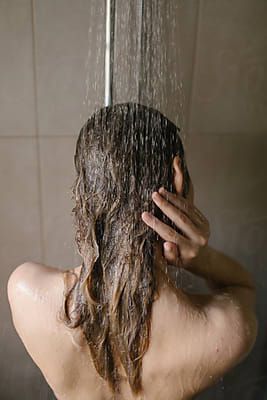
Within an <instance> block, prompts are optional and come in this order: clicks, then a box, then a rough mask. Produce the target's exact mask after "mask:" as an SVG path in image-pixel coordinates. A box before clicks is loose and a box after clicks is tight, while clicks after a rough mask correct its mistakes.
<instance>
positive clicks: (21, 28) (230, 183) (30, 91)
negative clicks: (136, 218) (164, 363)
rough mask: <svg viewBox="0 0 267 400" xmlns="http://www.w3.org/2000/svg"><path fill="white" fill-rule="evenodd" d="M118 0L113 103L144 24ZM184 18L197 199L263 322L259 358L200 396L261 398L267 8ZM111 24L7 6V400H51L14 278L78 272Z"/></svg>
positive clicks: (240, 0) (94, 6)
mask: <svg viewBox="0 0 267 400" xmlns="http://www.w3.org/2000/svg"><path fill="white" fill-rule="evenodd" d="M168 1H171V0H168ZM119 3H121V4H120V8H118V10H120V12H119V13H117V25H116V29H117V33H118V35H117V39H118V40H117V45H116V51H115V54H116V55H117V58H116V59H115V63H116V68H115V76H117V77H118V76H120V77H121V78H120V79H117V82H118V85H117V87H116V90H115V100H116V101H128V100H136V98H135V95H136V92H135V91H134V90H135V89H134V88H133V86H131V85H132V82H131V80H130V78H131V77H132V75H131V74H132V72H131V68H133V65H134V64H132V62H131V56H132V55H131V54H127V53H126V50H127V48H128V47H127V46H126V45H125V43H127V40H128V43H131V41H130V40H131V37H130V36H129V37H128V39H127V36H126V35H127V27H131V23H132V24H133V20H132V19H131V18H128V17H127V14H124V13H123V6H125V2H122V1H119V0H118V4H119ZM165 3H166V2H165ZM162 4H164V2H163V0H162ZM133 11H134V10H132V12H133ZM176 11H177V16H176V17H177V21H178V22H179V23H177V36H179V37H177V43H180V48H179V50H180V55H181V59H180V67H181V71H180V73H181V77H182V83H183V96H184V97H183V104H182V106H183V111H184V124H183V135H184V136H185V147H186V152H187V159H188V164H189V168H190V172H191V175H192V179H193V182H194V185H195V198H196V205H197V206H198V207H199V208H200V209H201V210H202V211H203V213H204V214H205V215H206V216H207V217H208V218H209V220H210V223H211V229H212V236H211V245H214V246H215V247H217V248H218V249H221V250H223V251H225V252H226V253H227V254H229V255H232V256H233V257H235V258H237V259H238V260H239V261H241V262H242V263H243V264H244V265H245V266H246V268H247V269H248V270H250V271H251V272H252V273H253V275H254V277H255V280H256V283H257V288H258V304H257V312H258V316H259V319H260V331H259V336H258V339H257V342H256V346H255V348H254V350H253V352H252V353H251V354H250V355H249V357H248V358H247V359H246V360H245V361H244V362H243V363H242V365H240V366H237V367H236V368H235V369H234V370H233V371H231V373H229V374H228V375H227V376H225V377H224V380H223V381H222V382H220V383H219V384H218V385H217V386H216V387H214V388H212V389H210V390H208V391H206V392H205V393H203V394H201V395H199V396H198V397H197V398H198V399H205V400H208V399H213V400H214V399H216V400H217V399H227V400H231V399H236V398H240V399H242V400H262V399H264V396H266V393H267V349H266V321H267V312H266V307H265V306H266V297H265V291H266V287H267V284H266V281H265V279H266V278H267V272H266V265H267V262H266V261H267V256H266V253H265V247H266V244H267V241H266V233H267V229H266V228H267V220H266V203H267V202H266V200H267V190H266V184H267V174H266V169H267V157H266V154H267V153H266V150H267V136H266V129H267V76H266V72H265V70H266V67H267V65H266V64H267V56H266V54H267V51H266V50H267V24H266V22H265V21H266V20H267V3H266V1H265V0H257V1H256V2H255V1H254V0H234V1H229V0H202V1H201V0H200V1H198V0H179V4H178V7H177V8H176ZM104 18H105V5H104V1H97V0H94V1H93V0H76V1H71V0H56V1H52V0H45V1H44V0H32V1H30V0H12V1H8V0H0V50H1V56H0V179H1V180H0V181H1V188H2V193H1V200H0V216H1V230H0V246H1V247H0V262H1V272H0V277H1V280H0V289H1V296H0V299H1V301H0V310H1V321H2V322H1V328H0V340H1V346H0V360H1V361H0V373H1V379H0V399H1V400H2V399H3V400H11V399H12V400H13V399H22V400H24V399H27V400H31V399H34V400H36V399H53V398H54V397H53V395H52V393H51V391H50V390H49V388H48V386H47V385H46V383H45V381H44V379H43V377H42V375H41V373H40V372H39V370H38V368H37V367H36V366H35V365H34V363H33V362H32V361H31V359H30V357H29V356H28V354H27V353H26V350H25V349H24V347H23V346H22V344H21V342H20V340H19V339H18V337H17V335H16V333H15V331H14V329H13V326H12V323H11V320H10V313H9V309H8V306H7V298H6V282H7V279H8V276H9V274H10V273H11V271H12V270H13V269H14V268H15V267H16V266H17V265H18V264H20V263H22V262H24V261H27V260H33V261H37V262H44V263H46V264H48V265H56V266H60V267H62V268H67V267H70V266H73V265H79V264H80V259H79V257H78V256H77V253H76V251H75V248H74V243H73V242H74V241H73V229H72V219H71V215H70V213H71V208H72V201H71V198H70V186H71V184H72V182H73V179H74V166H73V155H74V147H75V142H76V139H77V135H78V132H79V129H80V127H81V125H82V123H83V122H84V120H85V119H86V118H87V117H88V116H89V115H90V114H91V113H92V112H93V111H94V110H95V109H96V108H98V107H99V106H102V105H103V99H104V46H105V43H104V35H103V32H104V30H105V19H104ZM127 18H128V20H127ZM127 21H128V22H127ZM123 30H124V31H123ZM132 32H133V33H134V29H133V28H132ZM120 38H122V39H123V40H120ZM127 57H129V60H128V59H126V58H127ZM121 63H122V64H121ZM123 63H124V64H123ZM121 65H124V66H125V67H129V66H130V69H129V70H127V69H126V68H122V67H121ZM121 68H122V69H121ZM123 71H124V72H125V74H126V75H125V76H127V77H129V79H128V81H127V79H126V80H125V81H124V80H123V79H124V78H123V77H124V75H123ZM172 73H174V71H170V76H172ZM116 74H117V75H116ZM119 74H120V75H119ZM119 82H120V85H119ZM144 84H145V83H144ZM168 84H169V85H171V80H169V83H168ZM127 85H128V86H127ZM170 87H171V86H170ZM141 89H142V88H141ZM144 93H145V92H144ZM144 98H146V97H145V96H144ZM179 102H180V100H179V101H178V100H177V99H176V98H171V97H168V98H167V100H166V102H164V105H163V107H162V108H163V109H162V111H164V112H165V113H166V114H167V115H168V116H169V117H170V118H171V119H174V120H175V118H176V115H175V110H176V109H178V103H179ZM164 107H165V108H164ZM15 383H16V385H15Z"/></svg>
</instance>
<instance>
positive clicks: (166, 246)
mask: <svg viewBox="0 0 267 400" xmlns="http://www.w3.org/2000/svg"><path fill="white" fill-rule="evenodd" d="M164 248H165V250H167V251H170V250H171V245H170V243H167V242H165V243H164Z"/></svg>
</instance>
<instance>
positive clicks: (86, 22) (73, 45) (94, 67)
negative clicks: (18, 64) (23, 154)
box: [34, 0, 105, 136]
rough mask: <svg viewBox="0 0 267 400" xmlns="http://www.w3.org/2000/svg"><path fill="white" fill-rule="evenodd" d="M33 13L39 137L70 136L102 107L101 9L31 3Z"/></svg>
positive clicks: (82, 2)
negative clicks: (91, 114)
mask: <svg viewBox="0 0 267 400" xmlns="http://www.w3.org/2000/svg"><path fill="white" fill-rule="evenodd" d="M34 10H35V32H36V62H37V82H38V85H37V89H38V115H39V128H40V134H41V135H42V134H44V135H52V136H53V135H55V134H64V135H74V134H77V133H78V131H79V129H80V126H81V121H83V120H84V119H86V118H87V117H88V115H89V114H90V113H91V112H93V111H94V110H95V109H96V108H98V106H99V105H100V104H101V105H102V104H103V103H104V86H103V85H104V79H103V76H104V58H103V57H104V47H103V43H104V42H103V40H104V31H105V29H104V26H105V25H104V11H103V10H104V9H103V4H102V2H98V1H96V0H94V1H89V0H78V1H70V0H68V1H65V0H58V1H56V2H55V1H52V0H47V1H42V0H36V1H35V8H34ZM86 64H88V65H86ZM83 103H85V104H83Z"/></svg>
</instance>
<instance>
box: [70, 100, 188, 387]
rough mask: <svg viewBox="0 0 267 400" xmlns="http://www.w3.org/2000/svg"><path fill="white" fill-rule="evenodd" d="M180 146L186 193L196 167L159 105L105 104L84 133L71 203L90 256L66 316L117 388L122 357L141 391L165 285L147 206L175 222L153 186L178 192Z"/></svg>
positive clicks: (82, 249)
mask: <svg viewBox="0 0 267 400" xmlns="http://www.w3.org/2000/svg"><path fill="white" fill-rule="evenodd" d="M177 154H178V155H179V157H180V160H181V168H182V171H183V175H184V186H183V195H184V196H186V195H187V193H188V190H189V174H188V170H187V167H186V164H185V159H184V150H183V145H182V142H181V140H180V137H179V129H178V128H177V127H176V126H175V125H174V124H173V123H172V122H171V121H170V120H168V119H167V118H166V117H165V116H163V115H162V114H161V113H160V112H159V111H157V110H154V109H152V108H149V107H146V106H143V105H140V104H136V103H124V104H116V105H114V106H109V107H104V108H102V109H100V110H98V111H97V112H95V113H94V114H93V115H92V116H91V118H89V119H88V121H87V122H86V123H85V125H84V126H83V127H82V129H81V131H80V134H79V137H78V140H77V144H76V152H75V156H74V163H75V169H76V172H77V176H76V179H75V182H74V184H73V187H72V193H73V197H74V200H75V207H74V208H73V210H72V211H73V212H74V223H75V226H76V235H75V240H76V243H77V247H78V251H79V253H80V255H81V256H82V259H83V263H82V269H81V272H80V275H79V276H78V277H76V281H75V283H74V285H73V287H72V288H71V289H70V291H69V292H68V293H67V294H66V295H65V299H64V322H65V324H66V325H67V326H68V327H71V328H76V327H78V326H80V327H81V328H82V331H83V333H84V335H85V337H86V340H87V343H88V345H89V348H90V352H91V356H92V360H93V362H94V365H95V368H96V370H97V371H98V373H99V374H100V376H101V377H102V378H104V379H105V380H107V381H108V383H109V386H110V388H111V389H112V391H113V393H116V392H118V391H119V383H120V379H119V373H118V364H117V362H116V360H117V358H118V357H119V360H120V362H121V363H122V365H123V367H124V369H125V372H126V374H127V377H128V381H129V384H130V386H131V388H132V391H133V392H134V393H135V394H138V393H140V392H141V391H142V383H141V367H142V357H143V355H144V354H145V352H146V351H147V349H148V346H149V339H150V325H151V310H152V304H153V300H154V296H155V295H156V294H157V293H158V282H157V275H156V271H155V267H154V262H153V258H154V257H153V255H154V247H153V243H155V241H156V240H160V238H159V236H158V235H157V234H156V233H155V232H154V231H153V230H152V229H150V228H149V227H148V226H147V225H146V224H145V223H144V222H143V221H142V218H141V213H142V212H143V211H150V212H152V213H153V214H154V215H156V216H157V217H158V218H160V219H161V220H162V221H163V222H165V223H168V224H169V225H171V226H172V225H173V223H172V222H171V221H170V220H168V218H167V217H166V216H165V215H163V213H162V212H161V210H160V209H159V208H158V207H157V206H156V205H155V204H154V202H153V201H152V199H151V194H152V192H153V191H155V190H158V189H159V187H160V186H164V187H165V188H166V189H167V190H168V191H172V192H174V187H173V178H172V176H173V175H172V161H173V158H174V156H175V155H177ZM176 229H177V228H176ZM71 301H73V304H74V305H75V309H74V311H72V312H70V302H71Z"/></svg>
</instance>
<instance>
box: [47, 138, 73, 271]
mask: <svg viewBox="0 0 267 400" xmlns="http://www.w3.org/2000/svg"><path fill="white" fill-rule="evenodd" d="M76 139H77V138H76V136H70V137H64V138H63V137H62V138H60V137H57V138H56V137H51V138H49V137H46V138H41V140H40V149H41V181H42V202H43V225H44V242H45V263H46V264H49V265H56V266H58V267H64V268H65V267H66V268H67V267H73V266H74V265H75V266H77V265H80V258H79V256H78V255H77V253H76V248H75V246H74V228H73V225H72V222H73V220H72V216H71V210H72V208H73V207H74V203H73V201H72V200H71V189H70V188H71V185H72V183H73V181H74V177H75V172H74V164H73V157H74V153H75V145H76Z"/></svg>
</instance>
